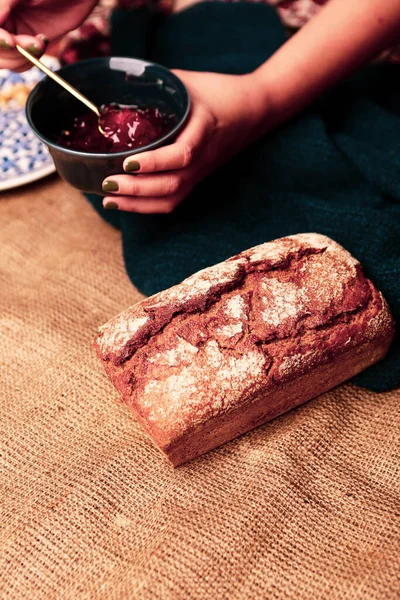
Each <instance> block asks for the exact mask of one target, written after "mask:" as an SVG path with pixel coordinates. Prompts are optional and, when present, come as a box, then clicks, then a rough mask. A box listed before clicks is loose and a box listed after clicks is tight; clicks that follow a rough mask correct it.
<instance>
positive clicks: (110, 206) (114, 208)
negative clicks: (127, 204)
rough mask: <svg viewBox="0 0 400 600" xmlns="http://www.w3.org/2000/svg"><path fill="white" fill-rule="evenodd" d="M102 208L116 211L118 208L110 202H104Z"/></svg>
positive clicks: (114, 203)
mask: <svg viewBox="0 0 400 600" xmlns="http://www.w3.org/2000/svg"><path fill="white" fill-rule="evenodd" d="M104 208H105V209H106V210H116V209H117V208H118V204H117V203H116V202H113V201H112V200H107V201H106V202H104Z"/></svg>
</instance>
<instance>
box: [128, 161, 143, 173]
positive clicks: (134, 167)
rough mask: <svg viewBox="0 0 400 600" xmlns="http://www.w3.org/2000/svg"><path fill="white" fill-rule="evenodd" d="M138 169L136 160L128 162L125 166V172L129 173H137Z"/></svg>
mask: <svg viewBox="0 0 400 600" xmlns="http://www.w3.org/2000/svg"><path fill="white" fill-rule="evenodd" d="M139 169H140V163H138V161H137V160H130V161H129V162H127V163H126V165H125V171H129V172H131V171H139Z"/></svg>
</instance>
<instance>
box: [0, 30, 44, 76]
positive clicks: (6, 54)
mask: <svg viewBox="0 0 400 600" xmlns="http://www.w3.org/2000/svg"><path fill="white" fill-rule="evenodd" d="M3 32H4V30H0V40H2V39H3V38H4V40H5V44H7V45H10V48H8V49H7V48H6V47H4V48H3V49H0V66H1V68H3V69H10V70H11V71H15V72H17V73H20V72H22V71H26V70H27V69H30V68H31V67H32V64H31V63H30V62H29V60H27V59H26V58H24V57H23V56H22V55H21V54H20V53H19V52H18V50H16V49H15V44H19V45H20V46H22V47H23V48H25V49H26V50H28V52H30V53H31V54H33V55H34V56H35V57H36V58H39V57H40V56H42V54H43V53H44V51H45V49H46V47H47V38H46V37H45V36H40V37H39V36H36V37H34V36H31V35H16V36H10V34H8V37H5V36H3ZM6 33H7V32H6Z"/></svg>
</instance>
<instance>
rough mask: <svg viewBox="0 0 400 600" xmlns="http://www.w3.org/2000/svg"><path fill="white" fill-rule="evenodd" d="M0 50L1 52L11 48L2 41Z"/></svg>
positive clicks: (0, 41)
mask: <svg viewBox="0 0 400 600" xmlns="http://www.w3.org/2000/svg"><path fill="white" fill-rule="evenodd" d="M0 48H1V49H2V50H10V49H11V46H10V44H9V43H8V42H6V41H4V40H0Z"/></svg>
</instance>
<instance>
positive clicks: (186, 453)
mask: <svg viewBox="0 0 400 600" xmlns="http://www.w3.org/2000/svg"><path fill="white" fill-rule="evenodd" d="M393 331H394V328H393V320H392V317H391V315H390V312H389V309H388V307H387V304H386V302H385V300H384V299H383V297H382V295H381V294H380V292H378V291H377V289H376V288H375V287H374V285H373V284H372V283H371V281H369V280H368V279H366V277H365V276H364V274H363V271H362V268H361V265H360V264H359V263H358V262H357V260H355V259H354V258H353V257H352V256H351V255H350V254H349V253H348V252H347V251H346V250H344V249H343V248H342V247H341V246H339V245H338V244H336V243H335V242H333V241H332V240H330V239H329V238H327V237H324V236H322V235H318V234H315V233H307V234H299V235H293V236H289V237H286V238H282V239H279V240H276V241H273V242H269V243H266V244H262V245H260V246H257V247H255V248H252V249H250V250H246V251H245V252H242V253H241V254H238V255H237V256H234V257H232V258H230V259H229V260H226V261H225V262H223V263H220V264H218V265H215V266H213V267H210V268H207V269H204V270H203V271H200V272H199V273H196V274H195V275H193V276H191V277H189V278H188V279H186V280H185V281H183V282H182V283H181V284H180V285H176V286H174V287H172V288H170V289H168V290H165V291H163V292H160V293H158V294H156V295H154V296H152V297H150V298H147V299H145V300H143V301H142V302H140V303H139V304H136V305H135V306H133V307H131V308H129V309H127V310H125V311H124V312H122V313H121V314H119V315H117V316H116V317H114V318H113V319H111V321H109V322H108V323H107V324H106V325H104V326H103V327H101V328H100V333H99V335H98V337H97V339H96V341H95V346H96V349H97V352H98V355H99V356H100V358H101V359H102V361H103V363H104V366H105V369H106V372H107V374H108V375H109V377H110V379H111V380H112V382H113V384H114V385H115V387H116V388H117V390H118V391H119V392H120V393H121V394H122V396H123V398H124V400H125V402H126V403H127V404H128V405H129V406H130V407H131V408H132V409H133V411H134V413H135V414H136V416H137V418H138V419H139V420H140V422H141V423H142V424H143V426H144V427H145V429H146V430H147V431H148V433H149V434H150V436H151V437H152V439H153V440H154V442H155V443H156V444H157V445H158V446H159V448H160V449H161V450H162V451H163V452H164V453H165V454H166V456H167V457H168V458H169V460H170V461H171V462H172V463H173V464H174V465H175V466H176V465H179V464H182V463H184V462H186V461H188V460H190V459H192V458H194V457H196V456H199V455H200V454H203V453H204V452H207V451H208V450H211V449H212V448H215V447H216V446H219V445H220V444H223V443H224V442H227V441H228V440H231V439H232V438H234V437H236V436H238V435H240V434H242V433H244V432H245V431H248V430H250V429H252V428H253V427H257V426H258V425H261V424H262V423H265V422H266V421H269V420H270V419H273V418H274V417H276V416H277V415H280V414H282V413H284V412H286V411H288V410H290V409H292V408H293V407H295V406H297V405H299V404H302V403H303V402H306V401H307V400H309V399H310V398H313V397H315V396H317V395H318V394H321V393H322V392H324V391H326V390H328V389H330V388H332V387H333V386H336V385H337V384H339V383H341V382H342V381H345V380H346V379H348V378H349V377H352V376H353V375H355V374H356V373H358V372H359V371H362V370H363V369H365V368H366V367H368V366H369V365H371V364H373V363H375V362H376V361H378V360H380V359H381V358H383V357H384V355H385V354H386V351H387V349H388V347H389V345H390V342H391V340H392V338H393Z"/></svg>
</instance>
